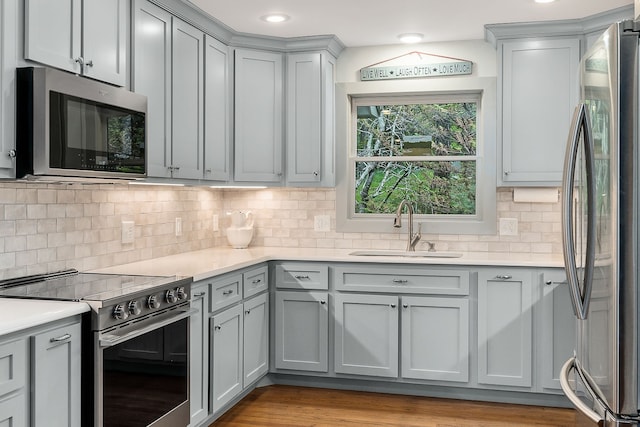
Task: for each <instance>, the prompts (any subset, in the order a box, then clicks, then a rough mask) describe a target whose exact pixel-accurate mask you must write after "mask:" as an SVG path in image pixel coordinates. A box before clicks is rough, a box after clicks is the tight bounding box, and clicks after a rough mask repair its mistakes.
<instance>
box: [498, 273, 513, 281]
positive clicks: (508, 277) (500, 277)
mask: <svg viewBox="0 0 640 427" xmlns="http://www.w3.org/2000/svg"><path fill="white" fill-rule="evenodd" d="M512 277H513V276H511V275H510V274H498V275H497V276H496V279H500V280H509V279H511V278H512Z"/></svg>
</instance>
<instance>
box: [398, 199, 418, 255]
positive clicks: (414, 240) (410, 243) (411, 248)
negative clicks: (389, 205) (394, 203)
mask: <svg viewBox="0 0 640 427" xmlns="http://www.w3.org/2000/svg"><path fill="white" fill-rule="evenodd" d="M405 206H406V207H407V214H408V215H409V218H408V221H409V236H408V240H407V252H415V250H416V245H417V244H418V242H419V241H420V237H422V234H420V231H421V228H422V225H421V224H420V223H418V232H417V233H415V234H413V206H411V203H409V201H408V200H406V199H405V200H403V201H401V202H400V204H399V205H398V210H396V217H395V218H394V220H393V226H394V227H395V228H400V227H402V208H404V207H405Z"/></svg>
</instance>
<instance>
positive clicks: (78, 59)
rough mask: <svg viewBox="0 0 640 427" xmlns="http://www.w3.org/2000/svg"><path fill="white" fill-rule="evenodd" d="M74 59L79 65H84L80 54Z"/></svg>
mask: <svg viewBox="0 0 640 427" xmlns="http://www.w3.org/2000/svg"><path fill="white" fill-rule="evenodd" d="M74 61H75V63H76V64H80V66H82V65H84V59H82V56H79V57H77V58H76V59H74Z"/></svg>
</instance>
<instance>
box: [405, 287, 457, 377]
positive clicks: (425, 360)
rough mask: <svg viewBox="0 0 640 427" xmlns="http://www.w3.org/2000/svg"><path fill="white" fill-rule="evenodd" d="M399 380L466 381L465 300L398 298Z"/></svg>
mask: <svg viewBox="0 0 640 427" xmlns="http://www.w3.org/2000/svg"><path fill="white" fill-rule="evenodd" d="M401 354H402V377H404V378H417V379H423V380H441V381H459V382H468V381H469V300H468V299H466V298H464V299H462V298H432V297H402V351H401Z"/></svg>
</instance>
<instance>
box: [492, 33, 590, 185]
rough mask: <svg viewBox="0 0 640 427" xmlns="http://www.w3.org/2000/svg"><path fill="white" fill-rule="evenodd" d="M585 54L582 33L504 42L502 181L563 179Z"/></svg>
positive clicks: (554, 182) (542, 182)
mask: <svg viewBox="0 0 640 427" xmlns="http://www.w3.org/2000/svg"><path fill="white" fill-rule="evenodd" d="M579 60H580V40H579V39H577V38H575V39H558V40H531V41H507V42H504V43H502V67H501V73H502V86H501V88H500V89H499V90H502V96H501V98H500V99H501V100H502V116H501V120H502V122H501V126H500V129H501V131H502V138H501V139H502V174H501V184H503V185H509V184H518V183H522V184H527V183H528V184H529V185H532V184H538V185H553V186H557V185H558V183H560V181H561V179H562V168H563V161H564V152H565V146H566V140H567V135H568V134H569V126H570V125H571V116H572V113H573V109H574V108H575V105H576V103H577V101H578V64H579Z"/></svg>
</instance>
